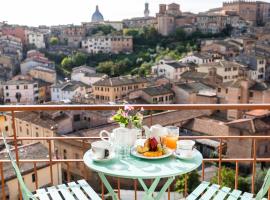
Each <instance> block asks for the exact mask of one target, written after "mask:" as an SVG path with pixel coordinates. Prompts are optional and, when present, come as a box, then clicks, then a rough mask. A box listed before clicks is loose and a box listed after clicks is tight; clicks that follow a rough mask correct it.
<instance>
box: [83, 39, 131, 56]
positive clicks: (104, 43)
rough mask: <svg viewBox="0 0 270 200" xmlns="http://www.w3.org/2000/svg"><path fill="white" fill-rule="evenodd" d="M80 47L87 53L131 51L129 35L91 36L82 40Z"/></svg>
mask: <svg viewBox="0 0 270 200" xmlns="http://www.w3.org/2000/svg"><path fill="white" fill-rule="evenodd" d="M82 49H83V50H85V51H86V52H88V53H92V54H97V53H113V54H117V53H121V52H122V53H127V52H132V51H133V38H132V37H131V36H109V35H108V36H92V37H88V38H87V39H86V40H83V41H82Z"/></svg>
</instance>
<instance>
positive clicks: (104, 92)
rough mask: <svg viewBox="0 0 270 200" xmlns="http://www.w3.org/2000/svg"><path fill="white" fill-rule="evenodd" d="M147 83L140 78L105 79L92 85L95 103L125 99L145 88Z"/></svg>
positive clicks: (144, 79)
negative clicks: (135, 91) (133, 92)
mask: <svg viewBox="0 0 270 200" xmlns="http://www.w3.org/2000/svg"><path fill="white" fill-rule="evenodd" d="M148 85H149V81H148V80H147V79H146V78H142V77H115V78H106V79H103V80H100V81H98V82H96V83H94V84H93V95H94V96H95V101H96V103H104V102H116V101H117V100H121V99H123V98H125V97H126V96H127V95H128V94H129V93H130V92H132V91H134V90H138V89H142V88H146V87H147V86H148Z"/></svg>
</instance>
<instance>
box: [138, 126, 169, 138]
mask: <svg viewBox="0 0 270 200" xmlns="http://www.w3.org/2000/svg"><path fill="white" fill-rule="evenodd" d="M143 128H144V130H145V135H146V138H147V139H148V138H151V137H155V138H156V140H157V141H160V137H162V136H165V135H167V134H168V130H167V128H166V127H163V126H161V125H160V124H156V125H153V126H151V128H149V127H148V126H143Z"/></svg>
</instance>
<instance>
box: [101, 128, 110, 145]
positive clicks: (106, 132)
mask: <svg viewBox="0 0 270 200" xmlns="http://www.w3.org/2000/svg"><path fill="white" fill-rule="evenodd" d="M103 133H104V134H106V135H107V136H105V137H108V138H109V139H106V138H105V137H104V136H103ZM110 135H111V133H109V132H108V131H106V130H103V131H101V132H100V133H99V137H100V138H101V140H103V141H105V142H109V141H110Z"/></svg>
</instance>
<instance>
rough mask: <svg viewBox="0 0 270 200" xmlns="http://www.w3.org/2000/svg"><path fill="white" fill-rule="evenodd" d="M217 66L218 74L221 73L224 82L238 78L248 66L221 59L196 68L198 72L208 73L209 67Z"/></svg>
mask: <svg viewBox="0 0 270 200" xmlns="http://www.w3.org/2000/svg"><path fill="white" fill-rule="evenodd" d="M211 68H215V69H216V73H217V75H220V76H221V77H222V79H223V82H229V81H232V80H237V79H238V78H239V77H243V76H244V75H245V71H246V67H245V66H243V65H240V64H238V63H236V62H231V61H226V60H221V61H219V62H213V63H208V64H202V65H199V66H198V67H197V68H196V70H197V71H198V72H203V73H208V72H209V69H211Z"/></svg>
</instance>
